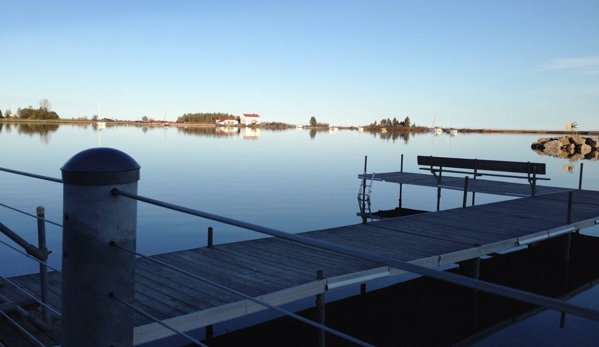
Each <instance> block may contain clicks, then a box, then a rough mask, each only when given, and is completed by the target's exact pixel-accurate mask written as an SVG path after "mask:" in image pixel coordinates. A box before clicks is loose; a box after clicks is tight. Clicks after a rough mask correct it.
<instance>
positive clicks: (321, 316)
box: [316, 270, 325, 347]
mask: <svg viewBox="0 0 599 347" xmlns="http://www.w3.org/2000/svg"><path fill="white" fill-rule="evenodd" d="M316 279H318V280H322V279H324V273H323V271H322V270H318V271H316ZM316 310H317V314H316V315H317V317H316V318H317V319H316V321H317V322H318V324H321V325H324V323H325V298H324V293H321V294H318V295H316ZM318 347H325V331H324V330H322V329H318Z"/></svg>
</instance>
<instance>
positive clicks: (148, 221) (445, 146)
mask: <svg viewBox="0 0 599 347" xmlns="http://www.w3.org/2000/svg"><path fill="white" fill-rule="evenodd" d="M542 136H543V135H541V134H479V133H469V134H466V133H464V134H460V133H459V134H457V135H456V136H449V135H448V134H441V135H438V136H435V135H433V134H431V133H424V134H408V135H399V134H392V133H368V132H359V131H357V130H354V131H352V130H336V131H310V130H305V129H292V130H284V131H277V130H264V129H244V128H241V129H237V128H230V129H227V128H224V129H214V128H201V127H187V128H186V127H141V126H110V125H109V126H107V127H106V129H103V130H101V131H98V130H97V129H96V128H95V127H94V126H92V125H91V124H87V125H70V124H65V125H60V126H59V125H39V124H33V125H26V124H21V125H11V124H2V123H0V155H1V158H2V159H1V160H0V167H5V168H10V169H13V170H19V171H26V172H31V173H35V174H38V175H43V176H50V177H55V178H61V171H60V168H61V167H62V166H63V165H64V164H65V163H66V162H67V161H68V160H69V159H70V158H71V157H72V156H74V155H75V154H77V153H78V152H80V151H82V150H85V149H88V148H92V147H97V146H102V147H112V148H116V149H119V150H121V151H123V152H125V153H127V154H129V155H130V156H131V157H132V158H133V159H135V160H136V161H137V162H138V163H139V164H140V165H141V179H140V181H139V190H138V192H139V194H140V195H143V196H147V197H150V198H154V199H159V200H163V201H166V202H169V203H173V204H177V205H183V206H187V207H190V208H194V209H197V210H201V211H205V212H209V213H214V214H218V215H223V216H226V217H229V218H233V219H238V220H242V221H246V222H250V223H254V224H259V225H263V226H266V227H270V228H274V229H279V230H282V231H287V232H300V231H308V230H316V229H324V228H329V227H336V226H341V225H347V224H356V223H360V219H359V217H357V216H356V212H358V203H357V193H358V188H359V186H360V181H359V180H358V179H357V175H358V174H359V173H362V172H363V170H364V159H365V156H367V160H368V163H367V165H368V169H367V171H368V172H369V173H371V172H388V171H397V170H399V168H400V160H401V155H402V154H403V155H404V171H410V172H418V171H419V170H418V166H417V165H416V156H417V155H436V156H453V157H464V158H479V159H496V160H517V161H535V162H544V163H546V164H547V177H550V178H551V181H542V182H541V183H540V184H543V185H551V186H561V187H572V188H577V187H578V179H579V173H580V162H574V163H572V162H569V161H568V160H566V159H561V158H554V157H547V156H540V155H538V154H537V153H536V152H534V151H533V150H531V148H530V145H531V144H532V143H533V142H535V141H536V140H537V139H538V138H539V137H542ZM372 188H373V192H372V203H373V206H372V209H373V210H378V209H390V208H393V207H395V206H397V203H398V202H397V200H398V187H397V185H394V184H390V183H382V182H374V184H373V187H372ZM583 188H585V189H592V190H599V163H597V162H589V161H585V162H584V170H583ZM0 191H1V192H2V193H1V195H0V203H2V204H6V205H9V206H11V207H13V208H15V209H19V210H23V211H26V212H28V213H35V209H36V207H37V206H39V205H42V206H44V207H45V208H46V217H47V219H49V220H52V221H55V222H57V223H61V221H62V216H61V210H62V186H61V185H60V184H57V183H53V182H48V181H42V180H36V179H31V178H27V177H22V176H17V175H13V174H8V173H5V172H0ZM499 199H505V198H501V197H496V196H484V195H482V194H479V195H477V204H481V203H485V202H492V201H498V200H499ZM403 206H404V207H408V208H415V209H423V210H431V211H432V210H434V209H435V208H436V191H435V190H434V189H431V188H422V187H414V186H404V189H403ZM459 206H461V193H460V192H451V191H444V192H443V198H442V202H441V208H442V209H447V208H453V207H459ZM0 222H2V223H3V224H5V225H7V226H8V227H10V228H12V229H13V230H15V231H17V232H18V233H19V234H20V235H22V236H24V237H25V238H26V239H27V240H28V241H29V242H31V243H34V244H36V242H37V231H36V222H35V220H33V219H32V218H30V217H27V216H24V215H22V214H19V213H16V212H14V211H13V210H10V209H8V208H5V207H2V206H0ZM208 227H214V232H215V243H224V242H232V241H239V240H247V239H251V238H256V237H262V236H261V235H259V234H257V233H255V232H252V231H247V230H242V229H238V228H235V227H231V226H227V225H223V224H220V223H215V222H212V221H207V220H203V219H199V218H197V217H192V216H188V215H184V214H181V213H178V212H173V211H169V210H165V209H161V208H158V207H155V206H150V205H147V204H144V203H139V204H138V241H137V242H138V246H137V248H138V251H139V252H141V253H144V254H156V253H163V252H168V251H173V250H180V249H186V248H190V247H199V246H204V245H206V230H207V228H208ZM47 234H48V248H49V249H50V250H52V254H51V255H50V260H49V263H50V264H51V265H53V266H55V267H58V268H60V257H59V256H58V255H59V254H61V229H60V228H59V227H56V226H53V225H47ZM0 239H1V240H6V238H5V237H4V236H3V235H0ZM0 249H1V251H0V275H2V276H12V275H17V274H23V273H29V272H35V271H37V264H36V263H34V262H33V261H29V260H24V258H23V257H22V256H21V255H18V254H16V253H15V252H14V251H12V250H10V249H8V248H7V247H6V246H4V245H2V244H0ZM596 294H597V290H591V291H588V292H586V293H584V295H586V296H590V297H591V299H586V301H584V303H585V304H587V303H588V304H589V305H594V306H593V307H596V308H598V309H599V305H598V303H597V300H596V297H597V296H596ZM576 300H579V299H578V298H577V299H576ZM547 313H555V312H547ZM543 315H544V314H543ZM557 315H558V318H559V314H557ZM541 316H542V315H539V316H537V317H534V318H532V320H534V319H538V317H541ZM551 319H552V318H548V321H551ZM569 319H570V318H569ZM571 319H572V321H573V320H574V319H575V318H571ZM532 320H528V321H526V322H530V321H532ZM569 321H570V320H569ZM526 322H524V323H522V324H519V325H517V326H518V327H523V326H525V323H526ZM533 322H534V321H533ZM558 323H559V319H558V322H551V323H548V324H550V329H551V331H557V332H558V333H559V334H562V333H563V332H564V331H567V330H568V329H572V328H574V326H577V327H579V326H580V325H581V324H582V325H584V324H583V323H580V324H567V325H566V329H558V328H557V324H558ZM534 324H535V325H534V326H535V327H536V326H538V325H539V324H544V323H543V322H537V323H534ZM590 324H594V329H595V330H596V329H597V327H598V326H597V324H596V323H594V322H593V323H590ZM536 330H538V329H536V328H535V329H532V328H531V329H528V330H527V334H530V335H533V336H534V335H535V331H536ZM537 332H538V331H537ZM519 334H520V332H518V333H512V334H511V336H518V335H519ZM562 335H563V334H562ZM543 336H547V334H543V333H541V334H540V335H539V338H542V337H543ZM556 338H557V337H556ZM503 339H504V342H505V338H503ZM488 341H491V342H486V343H488V344H481V346H492V345H493V344H492V343H493V342H492V338H491V339H489V340H488ZM532 344H534V343H532ZM496 345H499V344H496ZM502 345H505V344H502ZM529 345H530V344H529ZM578 345H580V344H578ZM589 346H590V345H589Z"/></svg>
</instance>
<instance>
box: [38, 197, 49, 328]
mask: <svg viewBox="0 0 599 347" xmlns="http://www.w3.org/2000/svg"><path fill="white" fill-rule="evenodd" d="M36 213H37V240H38V248H39V250H40V253H41V254H42V256H43V258H44V259H40V260H42V263H40V298H41V301H42V303H43V304H44V305H42V318H43V320H44V323H48V322H49V321H50V312H49V311H48V307H46V305H47V304H48V266H47V265H46V264H47V262H48V254H49V252H48V248H47V246H46V223H45V221H44V218H45V214H46V210H45V208H44V207H43V206H38V207H37V209H36Z"/></svg>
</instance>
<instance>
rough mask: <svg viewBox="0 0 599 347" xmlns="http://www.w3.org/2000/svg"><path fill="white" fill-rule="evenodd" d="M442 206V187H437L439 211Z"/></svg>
mask: <svg viewBox="0 0 599 347" xmlns="http://www.w3.org/2000/svg"><path fill="white" fill-rule="evenodd" d="M440 207H441V187H437V211H439V209H440Z"/></svg>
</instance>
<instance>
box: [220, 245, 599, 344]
mask: <svg viewBox="0 0 599 347" xmlns="http://www.w3.org/2000/svg"><path fill="white" fill-rule="evenodd" d="M571 245H572V248H571V252H570V261H569V264H568V263H567V262H566V261H565V260H564V243H563V240H562V239H561V238H556V239H552V240H548V241H545V242H542V243H539V244H534V245H531V246H530V247H528V248H526V249H522V250H519V251H516V252H512V253H507V254H503V255H500V254H495V255H493V257H490V258H488V259H481V261H480V279H481V280H484V281H488V282H493V283H498V284H502V285H506V286H510V287H514V288H518V289H522V290H525V291H530V292H533V293H538V294H542V295H546V296H549V297H556V298H557V297H559V298H563V299H568V298H570V297H572V296H574V295H576V294H579V293H580V292H582V291H585V290H588V289H589V288H591V287H592V286H593V285H594V284H595V283H596V281H597V280H598V279H599V257H597V256H596V254H597V251H599V238H595V237H590V236H584V235H579V234H573V235H572V244H571ZM449 271H453V272H456V273H461V274H464V275H466V276H469V275H470V274H469V271H470V270H469V266H468V264H467V263H464V264H461V265H460V267H459V268H456V269H454V270H449ZM326 306H327V307H326V325H327V326H330V327H332V328H334V329H338V330H339V331H343V332H346V333H350V334H352V335H353V336H355V337H357V338H359V339H362V340H363V341H366V342H369V343H372V344H373V345H376V346H453V345H459V346H462V345H469V344H472V343H474V342H476V341H479V340H480V339H482V338H484V337H487V336H489V335H491V334H493V333H495V332H497V331H499V330H501V329H503V328H506V327H508V326H510V325H512V324H515V323H517V322H518V321H521V320H522V319H525V318H527V317H529V316H531V315H534V314H536V313H539V312H540V311H541V310H539V309H538V308H536V307H534V306H533V305H530V304H526V303H522V302H518V301H514V300H510V299H506V298H503V297H498V296H495V295H491V294H487V293H484V292H476V291H474V290H472V289H468V288H464V287H461V286H456V285H452V284H448V283H445V282H441V281H437V280H434V279H430V278H424V277H421V278H418V279H415V280H411V281H407V282H403V283H399V284H396V285H394V286H391V287H386V288H383V289H378V290H373V291H371V292H367V293H365V294H362V295H359V296H354V297H350V298H347V299H343V300H338V301H334V302H330V303H328V304H327V305H326ZM300 314H301V315H302V316H304V317H307V318H310V319H315V317H316V315H317V312H316V309H315V308H314V309H308V310H304V311H302V312H300ZM558 323H559V322H556V326H555V328H556V329H558V328H559V324H558ZM566 324H567V320H566ZM209 344H210V346H211V347H219V346H223V347H224V346H235V345H241V344H244V345H259V346H283V345H284V346H318V332H317V331H316V329H314V328H311V327H309V326H307V325H305V324H302V323H299V322H297V321H295V320H293V319H289V318H280V319H275V320H272V321H269V322H266V323H262V324H258V325H255V326H252V327H250V328H246V329H242V330H239V331H235V332H231V333H229V334H226V335H222V336H218V337H216V338H213V339H211V340H210V343H209ZM347 344H348V342H347V341H344V340H341V339H339V338H337V337H335V336H331V335H327V338H326V345H327V346H329V347H330V346H346V345H347Z"/></svg>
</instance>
